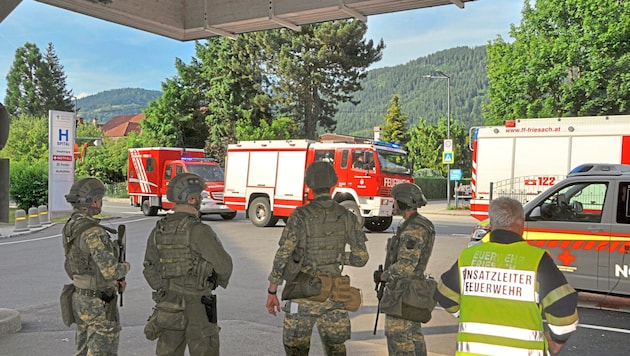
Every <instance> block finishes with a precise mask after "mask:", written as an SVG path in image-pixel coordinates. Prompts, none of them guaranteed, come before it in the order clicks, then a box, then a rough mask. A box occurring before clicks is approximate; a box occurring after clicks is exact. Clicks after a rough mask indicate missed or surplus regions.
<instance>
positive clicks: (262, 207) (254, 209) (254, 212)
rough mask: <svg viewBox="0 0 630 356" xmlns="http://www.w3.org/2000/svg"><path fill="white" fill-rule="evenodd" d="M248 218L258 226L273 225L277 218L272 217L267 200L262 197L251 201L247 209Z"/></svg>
mask: <svg viewBox="0 0 630 356" xmlns="http://www.w3.org/2000/svg"><path fill="white" fill-rule="evenodd" d="M247 215H249V220H250V221H251V222H252V224H254V226H258V227H269V226H275V225H276V223H277V222H278V218H277V217H274V216H273V214H272V212H271V207H270V206H269V200H267V198H264V197H258V198H256V199H254V201H252V203H251V204H250V205H249V208H248V209H247Z"/></svg>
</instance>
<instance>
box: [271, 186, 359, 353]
mask: <svg viewBox="0 0 630 356" xmlns="http://www.w3.org/2000/svg"><path fill="white" fill-rule="evenodd" d="M313 217H315V218H313ZM322 217H323V219H324V221H328V223H326V224H322V221H321V220H319V219H318V218H322ZM336 224H338V226H340V227H341V225H343V227H341V228H340V229H336V228H333V229H332V230H335V231H329V232H328V233H325V234H324V235H326V236H323V237H322V236H310V234H309V231H320V233H316V232H315V233H312V235H317V234H319V235H322V233H321V231H322V229H324V230H325V229H326V227H325V226H328V227H329V228H330V226H332V225H336ZM322 226H324V227H322ZM336 234H339V235H338V236H336ZM333 235H335V238H330V237H331V236H333ZM301 239H304V241H306V244H305V251H304V253H303V256H304V259H305V261H304V262H303V263H302V266H303V270H304V271H305V272H309V273H315V272H323V273H328V274H330V275H331V276H333V277H334V276H340V275H341V265H350V266H356V267H361V266H364V265H365V264H366V262H367V261H368V258H369V256H368V252H367V248H366V245H365V242H366V241H367V238H366V237H365V234H364V233H363V231H362V227H361V225H360V224H359V223H358V220H357V218H356V216H354V214H353V213H352V212H350V211H348V210H347V209H345V208H344V207H342V206H341V205H339V204H338V203H337V202H335V201H333V200H332V198H331V196H330V194H321V195H318V196H317V197H316V198H315V199H314V200H313V201H312V202H311V203H310V204H308V205H305V206H303V207H301V208H298V209H296V210H295V211H294V212H293V213H292V214H291V216H290V217H289V219H288V220H287V225H286V227H285V228H284V230H283V232H282V236H281V238H280V242H279V245H280V247H279V248H278V250H277V252H276V255H275V258H274V261H273V268H272V270H271V273H270V274H269V278H268V279H269V281H270V282H271V283H273V284H275V285H281V284H282V282H283V278H282V275H283V272H284V269H285V266H286V265H287V261H288V260H289V258H291V256H292V254H293V251H294V250H295V249H296V248H297V247H298V241H300V240H301ZM335 240H336V241H335ZM321 241H325V243H324V244H321V243H320V242H321ZM346 244H348V245H349V246H350V251H349V252H348V251H345V245H346ZM282 310H283V311H284V312H285V319H284V330H283V343H284V346H285V351H286V353H287V355H307V354H308V352H309V349H310V341H311V334H312V331H313V326H314V324H315V323H317V327H318V331H319V334H320V337H321V340H322V345H323V347H324V351H325V353H326V355H345V353H346V347H345V344H344V342H345V341H346V340H348V339H350V333H351V329H350V317H349V316H348V311H347V310H345V309H344V304H343V303H340V302H333V301H331V300H330V298H329V299H327V300H325V301H324V302H315V301H310V300H307V299H295V300H289V301H287V302H286V303H285V305H284V307H283V308H282Z"/></svg>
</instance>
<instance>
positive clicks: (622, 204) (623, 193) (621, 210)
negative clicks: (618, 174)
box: [617, 182, 630, 224]
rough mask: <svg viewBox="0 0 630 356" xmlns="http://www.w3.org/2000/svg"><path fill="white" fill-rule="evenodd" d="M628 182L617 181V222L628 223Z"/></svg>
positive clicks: (629, 183)
mask: <svg viewBox="0 0 630 356" xmlns="http://www.w3.org/2000/svg"><path fill="white" fill-rule="evenodd" d="M629 186H630V182H620V183H619V197H618V199H617V223H619V224H630V207H628V201H629V199H628V195H630V189H628V187H629Z"/></svg>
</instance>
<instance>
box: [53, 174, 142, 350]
mask: <svg viewBox="0 0 630 356" xmlns="http://www.w3.org/2000/svg"><path fill="white" fill-rule="evenodd" d="M104 194H105V186H104V185H103V183H102V182H101V181H100V180H98V179H96V178H92V177H88V178H83V179H79V180H78V181H76V182H75V183H74V184H73V185H72V187H71V188H70V192H69V193H68V194H67V195H66V201H67V202H68V203H70V204H71V205H72V207H73V208H74V211H73V213H72V216H71V217H70V219H69V220H68V221H67V222H66V224H65V226H64V227H63V245H64V252H65V257H66V259H65V264H64V267H65V270H66V273H67V274H68V276H69V277H70V278H71V279H72V283H73V284H74V294H73V295H72V309H73V312H72V313H73V316H74V322H76V324H77V329H76V335H75V355H117V354H118V340H119V336H120V330H121V327H120V320H119V316H118V306H117V304H116V299H117V296H116V292H117V291H121V292H122V291H124V289H125V287H126V285H127V284H126V282H125V281H124V280H123V278H124V277H125V275H126V274H127V273H128V272H129V270H130V269H131V266H130V265H129V263H128V262H122V263H121V262H119V260H118V256H119V250H118V245H117V244H116V243H115V242H114V241H112V240H110V236H109V234H108V231H109V232H115V230H113V229H111V228H108V227H105V226H102V225H100V224H99V220H97V219H94V218H93V216H94V215H98V214H100V212H101V208H102V206H103V200H102V199H103V195H104Z"/></svg>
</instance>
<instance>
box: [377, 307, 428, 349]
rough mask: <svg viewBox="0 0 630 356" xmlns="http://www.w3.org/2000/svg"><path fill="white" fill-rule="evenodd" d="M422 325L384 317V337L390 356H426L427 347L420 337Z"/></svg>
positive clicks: (421, 336)
mask: <svg viewBox="0 0 630 356" xmlns="http://www.w3.org/2000/svg"><path fill="white" fill-rule="evenodd" d="M421 328H422V323H420V322H417V321H411V320H405V319H400V318H396V317H393V316H390V315H386V316H385V336H386V337H387V351H388V352H389V355H390V356H426V355H427V345H426V343H425V342H424V335H422V329H421Z"/></svg>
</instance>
